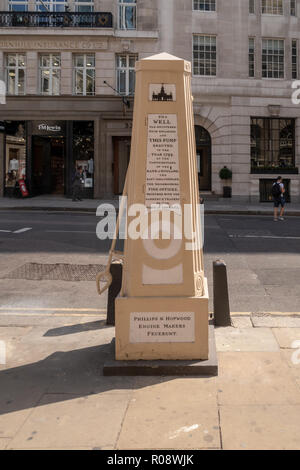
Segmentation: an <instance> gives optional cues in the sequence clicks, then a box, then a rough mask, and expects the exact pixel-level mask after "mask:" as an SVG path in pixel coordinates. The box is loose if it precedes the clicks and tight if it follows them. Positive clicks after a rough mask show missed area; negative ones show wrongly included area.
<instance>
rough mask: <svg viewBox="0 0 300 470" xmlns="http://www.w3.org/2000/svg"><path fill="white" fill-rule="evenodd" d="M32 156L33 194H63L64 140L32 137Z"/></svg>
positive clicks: (61, 138)
mask: <svg viewBox="0 0 300 470" xmlns="http://www.w3.org/2000/svg"><path fill="white" fill-rule="evenodd" d="M32 156H33V158H32V180H33V181H32V182H33V192H34V194H35V195H38V194H58V195H63V194H65V139H64V138H63V137H57V136H55V137H41V136H34V137H33V143H32Z"/></svg>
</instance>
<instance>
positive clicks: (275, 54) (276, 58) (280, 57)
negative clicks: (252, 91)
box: [262, 39, 284, 78]
mask: <svg viewBox="0 0 300 470" xmlns="http://www.w3.org/2000/svg"><path fill="white" fill-rule="evenodd" d="M262 77H263V78H284V40H283V39H263V40H262Z"/></svg>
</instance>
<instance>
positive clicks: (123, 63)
mask: <svg viewBox="0 0 300 470" xmlns="http://www.w3.org/2000/svg"><path fill="white" fill-rule="evenodd" d="M136 61H137V56H136V55H135V54H118V55H117V56H116V70H117V90H118V92H119V93H121V94H122V95H133V94H134V89H135V63H136Z"/></svg>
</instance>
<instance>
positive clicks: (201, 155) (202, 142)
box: [195, 126, 211, 191]
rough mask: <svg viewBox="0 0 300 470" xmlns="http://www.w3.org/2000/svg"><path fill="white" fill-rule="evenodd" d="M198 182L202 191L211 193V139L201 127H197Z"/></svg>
mask: <svg viewBox="0 0 300 470" xmlns="http://www.w3.org/2000/svg"><path fill="white" fill-rule="evenodd" d="M195 135H196V154H197V166H198V181H199V190H200V191H211V138H210V135H209V132H208V131H207V130H206V129H204V127H201V126H195Z"/></svg>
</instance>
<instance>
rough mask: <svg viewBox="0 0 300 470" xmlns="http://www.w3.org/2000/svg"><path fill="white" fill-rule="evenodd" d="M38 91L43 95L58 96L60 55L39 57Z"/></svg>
mask: <svg viewBox="0 0 300 470" xmlns="http://www.w3.org/2000/svg"><path fill="white" fill-rule="evenodd" d="M40 89H41V93H42V94H43V95H59V93H60V54H43V55H41V56H40Z"/></svg>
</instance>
